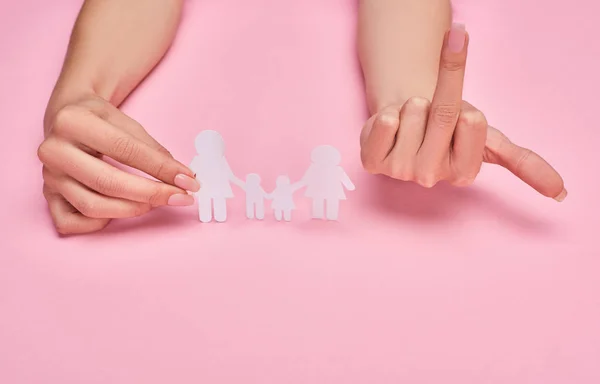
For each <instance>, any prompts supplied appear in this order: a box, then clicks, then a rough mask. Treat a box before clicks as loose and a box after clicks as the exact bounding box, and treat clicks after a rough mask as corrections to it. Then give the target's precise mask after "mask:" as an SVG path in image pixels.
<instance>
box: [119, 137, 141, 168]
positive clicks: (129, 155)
mask: <svg viewBox="0 0 600 384" xmlns="http://www.w3.org/2000/svg"><path fill="white" fill-rule="evenodd" d="M112 153H113V155H114V156H115V157H116V158H117V159H119V160H121V161H123V162H125V163H130V162H132V161H134V160H135V159H136V158H137V157H138V155H139V153H140V147H139V145H138V144H137V143H135V142H134V141H133V140H132V139H131V138H129V137H119V138H117V139H116V140H115V142H114V146H113V150H112Z"/></svg>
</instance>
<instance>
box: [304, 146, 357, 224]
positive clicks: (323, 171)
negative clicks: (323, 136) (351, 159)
mask: <svg viewBox="0 0 600 384" xmlns="http://www.w3.org/2000/svg"><path fill="white" fill-rule="evenodd" d="M310 159H311V161H312V164H311V165H310V167H309V168H308V170H307V171H306V173H305V174H304V177H302V180H301V181H300V184H302V185H305V186H306V192H305V196H306V197H308V198H310V199H312V217H313V218H315V219H323V218H324V217H323V216H324V211H325V217H326V218H327V220H337V218H338V215H339V206H340V200H346V194H345V192H344V188H345V189H347V190H349V191H353V190H354V189H355V186H354V184H353V183H352V181H351V180H350V178H349V177H348V175H347V174H346V172H345V171H344V169H343V168H342V167H340V166H339V164H340V162H341V160H342V157H341V155H340V152H339V151H338V150H337V149H336V148H334V147H332V146H330V145H321V146H318V147H316V148H315V149H313V151H312V153H311V156H310Z"/></svg>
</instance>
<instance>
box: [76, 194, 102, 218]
mask: <svg viewBox="0 0 600 384" xmlns="http://www.w3.org/2000/svg"><path fill="white" fill-rule="evenodd" d="M74 203H75V204H73V206H74V207H75V209H77V210H78V211H79V212H80V213H81V214H82V215H84V216H86V217H90V218H99V217H100V214H99V213H100V212H99V211H100V210H99V209H98V206H97V205H95V204H94V203H93V202H92V201H90V200H86V199H79V200H76V201H75V202H74Z"/></svg>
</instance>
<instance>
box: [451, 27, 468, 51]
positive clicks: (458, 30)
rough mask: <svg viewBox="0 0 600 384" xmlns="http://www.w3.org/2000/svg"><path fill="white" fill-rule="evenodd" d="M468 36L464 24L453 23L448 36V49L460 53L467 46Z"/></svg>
mask: <svg viewBox="0 0 600 384" xmlns="http://www.w3.org/2000/svg"><path fill="white" fill-rule="evenodd" d="M466 38H467V30H466V28H465V25H464V24H461V23H453V24H452V29H450V34H449V36H448V49H450V52H454V53H459V52H462V50H463V48H464V47H465V40H466Z"/></svg>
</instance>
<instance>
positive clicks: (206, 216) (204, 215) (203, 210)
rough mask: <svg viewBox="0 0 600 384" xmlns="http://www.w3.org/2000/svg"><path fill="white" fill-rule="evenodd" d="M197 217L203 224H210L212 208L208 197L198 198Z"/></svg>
mask: <svg viewBox="0 0 600 384" xmlns="http://www.w3.org/2000/svg"><path fill="white" fill-rule="evenodd" d="M198 216H199V217H200V221H201V222H203V223H210V221H211V220H212V207H211V203H210V197H199V198H198Z"/></svg>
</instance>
